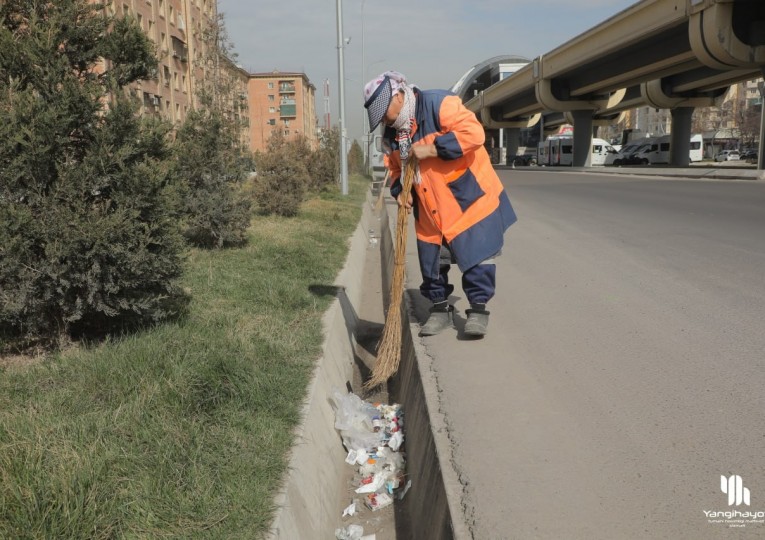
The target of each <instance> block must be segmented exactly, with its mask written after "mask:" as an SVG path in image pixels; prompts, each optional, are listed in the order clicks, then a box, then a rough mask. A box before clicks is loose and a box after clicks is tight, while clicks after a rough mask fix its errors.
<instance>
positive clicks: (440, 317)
mask: <svg viewBox="0 0 765 540" xmlns="http://www.w3.org/2000/svg"><path fill="white" fill-rule="evenodd" d="M364 107H365V108H366V110H367V115H368V116H369V129H370V132H373V131H375V129H377V126H378V125H379V124H380V123H381V122H382V123H383V124H384V125H385V131H384V134H383V144H384V145H385V146H386V147H388V148H389V149H390V154H389V161H390V178H391V182H392V183H391V188H390V192H391V195H392V196H393V197H395V198H396V199H397V200H398V204H399V207H400V209H401V210H402V211H404V209H406V211H410V212H411V211H412V210H413V211H414V219H415V230H416V231H417V252H418V255H419V260H420V271H421V273H422V285H420V292H421V293H422V295H423V296H424V297H425V298H427V299H429V300H430V301H431V302H432V303H433V305H432V307H431V308H430V315H429V317H428V319H427V321H426V322H425V324H423V325H422V327H421V330H420V335H423V336H432V335H436V334H438V333H440V332H442V331H443V330H445V329H446V328H449V327H451V326H452V325H453V312H454V307H453V306H452V305H450V304H449V296H450V295H451V293H452V292H453V290H454V286H453V285H452V284H450V283H449V276H448V274H449V269H450V264H449V263H450V262H454V263H456V264H457V266H458V267H459V269H460V271H461V272H462V290H463V291H464V293H465V295H466V296H467V300H468V302H469V303H470V309H468V310H466V313H467V321H466V323H465V328H464V332H465V334H466V335H468V336H483V335H485V334H486V330H487V326H488V323H489V311H488V310H487V309H486V304H487V303H488V302H489V300H491V298H492V297H493V296H494V291H495V287H496V265H495V258H496V257H497V256H498V255H499V254H500V251H501V249H502V245H503V242H504V232H505V231H506V230H507V228H508V227H509V226H510V225H512V224H513V223H514V222H515V221H516V215H515V212H514V210H513V207H512V206H511V204H510V200H509V199H508V197H507V193H506V192H505V190H504V188H503V187H502V183H501V182H500V180H499V178H498V177H497V174H496V172H494V168H493V167H492V165H491V161H490V159H489V155H488V153H487V152H486V149H485V148H484V140H485V134H484V130H483V126H482V125H481V123H480V122H479V121H478V119H477V118H476V116H475V114H473V113H472V112H471V111H470V110H468V109H467V108H465V106H464V105H463V104H462V100H460V98H459V97H458V96H456V95H454V94H452V93H451V92H448V91H446V90H420V89H419V88H417V87H415V86H414V85H411V84H409V83H408V82H407V80H406V77H404V75H402V74H401V73H398V72H396V71H386V72H385V73H383V74H381V75H379V76H377V77H375V78H374V79H372V80H371V81H369V82H368V83H367V84H366V85H365V87H364ZM412 157H414V158H416V159H417V163H418V165H419V166H418V171H417V174H416V176H415V179H414V183H413V188H412V192H411V193H410V196H409V197H406V198H405V197H399V194H400V193H401V190H402V187H401V171H402V170H404V164H405V163H406V161H407V159H410V158H412ZM404 199H406V200H404ZM444 255H445V256H444Z"/></svg>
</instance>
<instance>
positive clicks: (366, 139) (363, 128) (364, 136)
mask: <svg viewBox="0 0 765 540" xmlns="http://www.w3.org/2000/svg"><path fill="white" fill-rule="evenodd" d="M364 55H365V50H364V0H361V77H360V79H361V84H366V82H367V80H366V79H367V74H366V73H365V71H364V63H365V60H366V58H365V56H364ZM364 112H365V113H366V111H364ZM361 137H362V140H363V141H364V145H363V147H364V170H365V171H366V172H367V173H369V169H370V167H371V166H372V164H371V163H370V162H369V136H368V135H367V115H366V114H362V115H361Z"/></svg>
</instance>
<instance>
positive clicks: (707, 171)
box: [495, 162, 765, 180]
mask: <svg viewBox="0 0 765 540" xmlns="http://www.w3.org/2000/svg"><path fill="white" fill-rule="evenodd" d="M495 167H496V169H497V170H506V169H512V168H514V167H512V166H509V165H500V166H495ZM517 168H518V169H522V170H527V171H534V170H540V171H561V172H567V171H568V172H590V173H594V174H615V175H620V176H621V175H635V176H662V177H668V178H694V179H710V180H765V171H758V170H757V169H754V168H752V167H746V166H745V165H743V164H740V163H735V162H723V163H709V162H704V163H701V164H698V165H692V166H690V167H669V166H663V167H656V166H652V165H649V166H644V167H643V166H634V167H517Z"/></svg>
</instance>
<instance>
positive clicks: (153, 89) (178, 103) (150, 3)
mask: <svg viewBox="0 0 765 540" xmlns="http://www.w3.org/2000/svg"><path fill="white" fill-rule="evenodd" d="M97 1H98V0H92V2H93V3H96V2H97ZM104 9H105V10H106V11H107V12H108V13H109V14H112V15H115V14H116V15H126V16H132V17H135V19H136V20H137V21H138V24H139V25H140V26H141V28H143V31H144V32H145V33H146V35H147V36H148V37H149V39H151V40H152V41H153V42H154V43H156V44H157V49H158V54H159V66H158V69H157V72H156V74H155V77H154V78H153V79H151V80H147V81H139V82H136V83H134V84H132V85H131V86H130V92H131V93H132V94H133V95H134V96H136V97H137V98H139V99H140V101H141V105H142V113H143V114H145V115H153V116H161V117H162V118H165V119H167V120H169V121H171V122H174V123H180V122H183V120H184V119H185V118H186V115H187V114H188V112H189V110H191V109H192V108H193V107H194V106H196V105H197V103H196V101H195V92H196V89H197V88H196V87H197V85H198V84H200V81H202V80H203V79H204V77H205V65H204V58H205V57H206V53H207V51H206V47H205V44H204V41H203V39H202V35H203V33H204V32H205V31H207V30H208V29H209V28H211V27H212V26H213V25H214V24H215V21H216V19H217V16H218V14H217V3H216V1H215V0H115V1H114V2H112V3H110V4H109V5H107V6H106V7H105V8H104ZM107 68H108V66H107Z"/></svg>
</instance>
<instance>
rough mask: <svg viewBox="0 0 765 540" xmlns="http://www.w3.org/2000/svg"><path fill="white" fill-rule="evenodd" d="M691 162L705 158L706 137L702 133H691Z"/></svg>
mask: <svg viewBox="0 0 765 540" xmlns="http://www.w3.org/2000/svg"><path fill="white" fill-rule="evenodd" d="M690 154H691V156H690V157H691V163H693V162H694V161H701V160H702V159H704V137H702V136H701V133H696V134H694V135H691V152H690Z"/></svg>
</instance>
